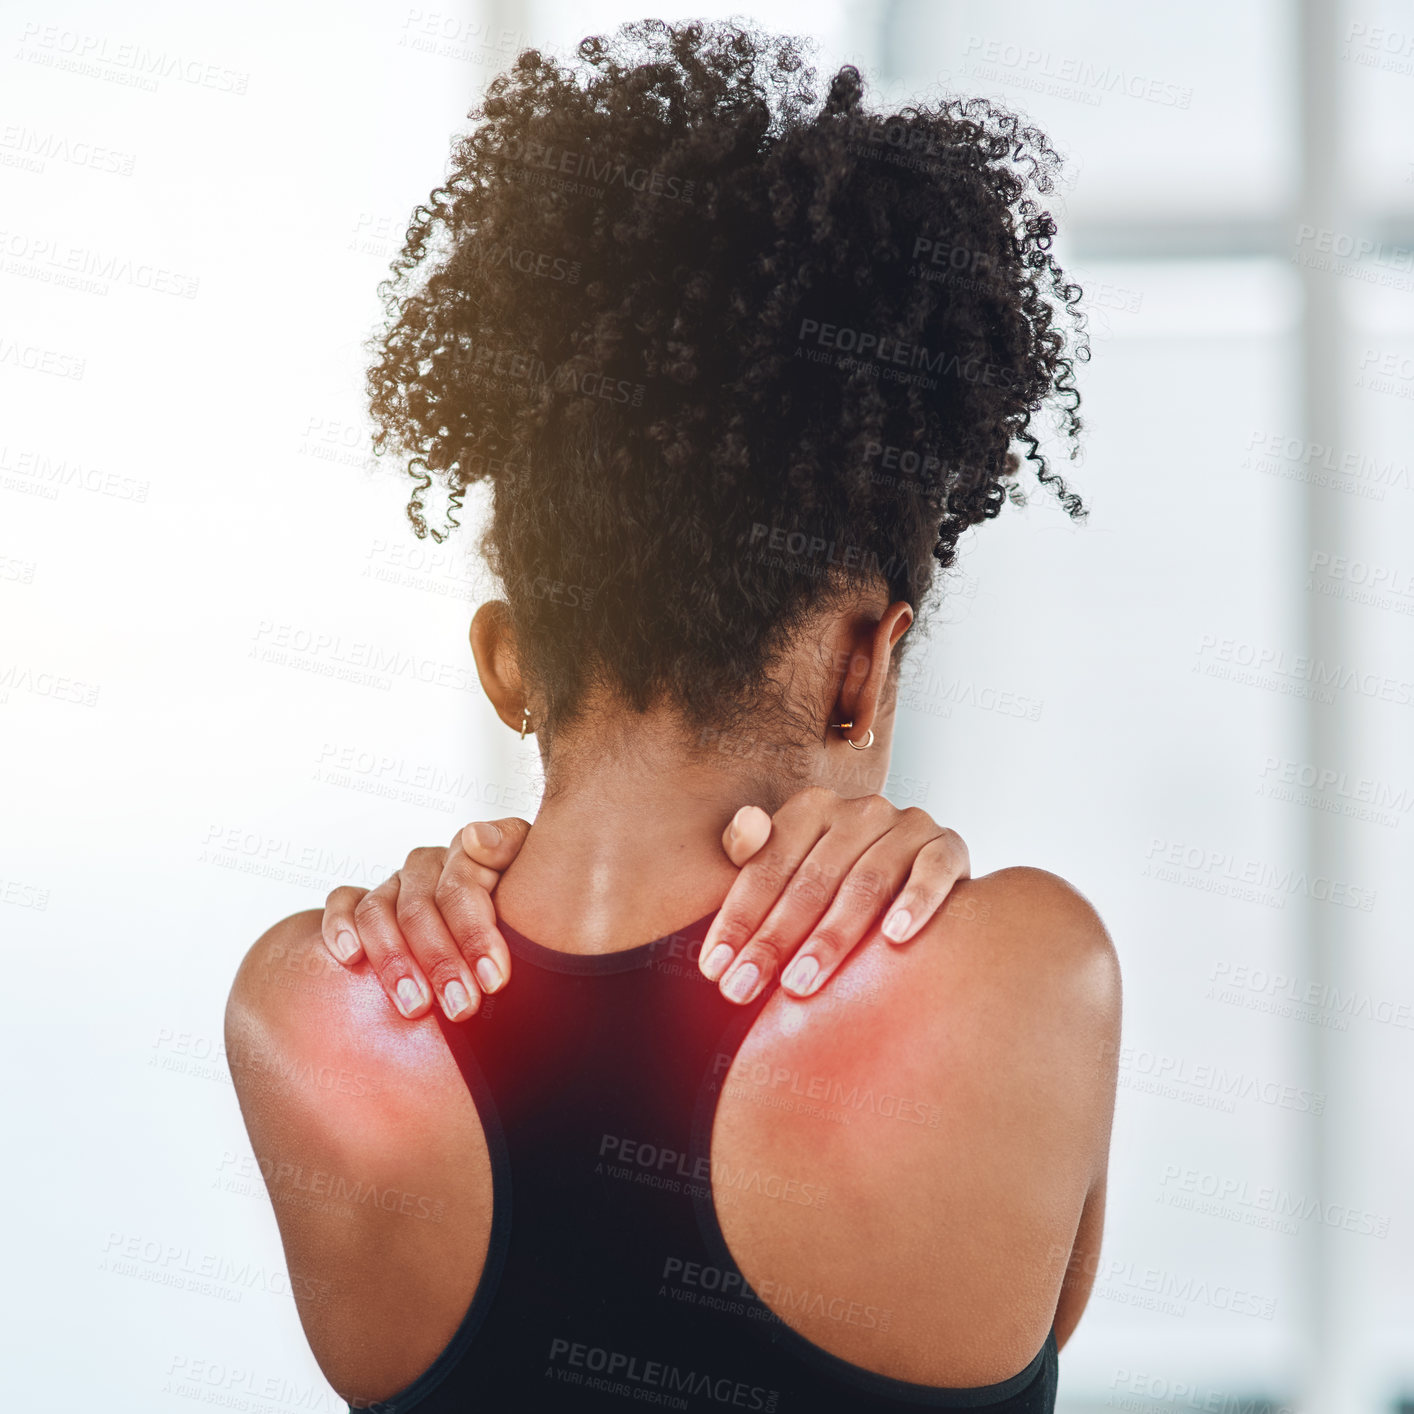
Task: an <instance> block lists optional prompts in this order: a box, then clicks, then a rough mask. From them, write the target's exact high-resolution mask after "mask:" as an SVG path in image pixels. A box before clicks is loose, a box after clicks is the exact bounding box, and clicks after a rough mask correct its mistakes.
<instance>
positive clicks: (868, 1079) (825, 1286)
mask: <svg viewBox="0 0 1414 1414" xmlns="http://www.w3.org/2000/svg"><path fill="white" fill-rule="evenodd" d="M317 919H318V915H315V914H310V915H300V916H298V917H297V918H296V919H292V920H287V922H286V923H285V924H282V925H279V927H278V928H277V929H275V930H272V933H271V934H267V935H266V938H264V939H262V940H261V943H260V944H258V945H257V947H256V949H253V950H252V954H251V957H250V958H249V959H248V960H247V963H246V965H245V967H244V968H243V972H242V981H241V982H238V985H237V989H236V992H235V993H233V1000H232V1008H231V1017H232V1020H231V1045H232V1051H233V1057H234V1055H235V1053H236V1052H237V1051H238V1050H239V1049H240V1048H241V1047H242V1046H244V1047H245V1048H246V1049H247V1050H250V1049H251V1048H252V1047H254V1048H256V1049H262V1050H264V1051H265V1052H266V1053H268V1054H269V1055H271V1056H275V1057H278V1058H279V1059H278V1060H277V1062H276V1064H275V1065H274V1066H267V1067H264V1068H252V1067H250V1066H246V1067H245V1068H244V1070H243V1069H242V1068H241V1067H240V1066H238V1065H233V1072H234V1074H235V1076H236V1081H237V1087H238V1091H239V1094H240V1098H241V1104H242V1109H243V1111H244V1113H245V1114H246V1118H247V1123H248V1126H249V1127H250V1130H251V1134H252V1141H253V1143H255V1145H256V1147H257V1156H258V1157H260V1158H261V1159H262V1168H263V1169H266V1170H267V1181H268V1180H269V1178H270V1173H271V1171H273V1169H274V1168H275V1167H276V1166H277V1165H278V1164H280V1163H284V1164H285V1165H287V1166H288V1165H290V1164H294V1165H297V1166H301V1167H303V1168H305V1169H307V1170H311V1171H313V1170H317V1169H319V1168H321V1167H322V1168H324V1169H327V1170H339V1171H341V1172H346V1173H347V1174H349V1175H361V1176H363V1178H364V1179H365V1180H366V1181H367V1182H368V1183H370V1184H373V1185H376V1186H377V1187H378V1188H379V1189H381V1190H382V1192H383V1193H384V1194H387V1193H389V1192H391V1193H393V1194H395V1195H397V1196H396V1199H395V1200H394V1201H392V1202H389V1201H385V1200H384V1199H379V1200H378V1201H376V1202H372V1203H363V1204H361V1205H354V1206H353V1207H352V1208H351V1209H349V1208H348V1207H347V1205H345V1210H336V1208H335V1207H333V1206H326V1207H324V1208H320V1207H318V1206H316V1207H314V1208H313V1209H311V1208H310V1207H309V1206H308V1205H303V1206H299V1207H295V1206H289V1205H287V1206H286V1207H285V1208H284V1210H283V1211H282V1207H281V1204H280V1201H279V1198H280V1194H279V1192H278V1191H277V1188H276V1187H274V1186H272V1197H274V1198H275V1199H276V1212H277V1217H278V1218H279V1221H280V1227H281V1234H282V1237H283V1239H284V1241H285V1245H286V1252H287V1256H288V1258H289V1263H290V1269H291V1277H292V1285H293V1286H294V1287H295V1289H296V1291H297V1293H300V1292H302V1293H303V1296H302V1298H301V1299H300V1313H301V1318H302V1320H303V1321H304V1323H305V1328H306V1333H307V1334H308V1335H309V1338H310V1342H311V1346H312V1347H313V1348H314V1351H315V1354H316V1357H317V1358H318V1359H319V1360H320V1363H321V1365H322V1366H323V1368H324V1369H325V1372H326V1374H327V1375H328V1376H329V1378H330V1379H331V1382H333V1383H334V1384H335V1386H336V1388H338V1389H339V1390H340V1391H341V1393H344V1394H346V1395H349V1396H351V1397H364V1398H374V1399H377V1398H385V1397H387V1396H388V1395H389V1394H391V1393H392V1392H394V1391H396V1390H400V1389H402V1388H403V1386H404V1385H406V1384H407V1383H408V1382H409V1381H410V1380H411V1379H412V1378H413V1377H414V1376H415V1375H417V1374H418V1372H420V1371H421V1370H423V1369H424V1368H425V1367H426V1366H427V1365H428V1364H430V1363H431V1362H432V1361H433V1359H434V1358H435V1357H436V1356H437V1355H438V1353H439V1352H440V1351H442V1349H443V1347H444V1346H445V1345H446V1344H447V1342H448V1341H449V1340H451V1338H452V1336H453V1334H454V1333H455V1332H456V1331H457V1329H458V1326H459V1324H460V1323H461V1320H462V1317H463V1316H464V1315H465V1314H466V1312H467V1309H468V1305H469V1303H470V1302H471V1300H472V1296H473V1293H475V1292H476V1291H477V1287H478V1283H479V1282H480V1280H481V1277H482V1270H483V1266H484V1265H485V1264H486V1262H487V1259H488V1253H489V1252H490V1250H491V1242H492V1223H493V1203H492V1197H493V1177H492V1157H491V1152H490V1148H489V1146H488V1136H487V1132H486V1128H485V1125H484V1123H483V1118H482V1116H481V1115H480V1114H479V1113H478V1109H477V1106H476V1105H475V1104H474V1103H472V1101H471V1098H470V1096H469V1093H468V1091H467V1087H466V1085H465V1084H464V1083H463V1081H462V1075H461V1074H460V1073H459V1069H458V1062H457V1060H456V1059H455V1058H454V1057H453V1055H452V1052H451V1050H450V1049H449V1045H448V1041H449V1039H450V1038H451V1033H450V1031H449V1029H448V1027H447V1026H445V1025H443V1024H441V1023H438V1022H436V1021H435V1020H433V1019H432V1018H427V1019H425V1020H423V1021H421V1022H416V1023H409V1022H406V1021H404V1020H403V1019H402V1018H400V1017H398V1016H397V1015H396V1013H394V1012H393V1010H392V1008H391V1007H389V1006H388V1005H387V1004H386V1002H385V1001H384V999H383V997H382V993H381V991H380V990H379V988H378V987H377V984H376V982H375V981H374V979H373V978H372V977H371V976H369V975H367V973H366V972H355V973H353V974H349V973H346V972H344V971H343V969H340V968H338V967H337V966H336V965H335V964H333V963H332V962H331V961H329V960H328V959H327V958H326V957H325V955H324V954H323V949H322V947H321V945H320V944H319V942H318V927H317ZM694 971H695V969H694ZM282 973H290V974H293V975H295V976H298V977H301V978H303V979H304V981H303V984H302V985H300V986H296V987H291V986H288V985H284V986H282V985H279V983H280V980H281V974H282ZM272 979H274V980H273V981H272ZM695 981H696V982H697V983H699V984H700V986H701V988H703V989H705V991H706V992H707V993H711V995H712V996H713V997H715V996H716V994H715V992H714V991H713V989H711V988H710V987H709V986H708V984H707V983H706V982H705V980H703V979H701V978H700V977H698V978H696V979H695ZM517 982H521V985H522V987H523V988H524V989H526V990H527V991H528V989H529V983H528V982H524V981H522V979H521V978H520V977H516V978H513V980H512V984H511V986H510V987H509V988H508V989H507V992H506V993H505V1001H506V1003H507V1005H510V1004H511V1003H513V1001H514V997H515V991H514V989H515V986H516V983H517ZM1117 1001H1118V991H1117V976H1116V972H1115V968H1114V960H1113V952H1112V950H1111V948H1110V946H1109V942H1108V939H1107V938H1106V936H1105V934H1104V930H1103V928H1102V927H1100V925H1099V923H1098V920H1097V919H1096V918H1095V916H1094V913H1093V911H1092V910H1090V908H1089V906H1088V905H1087V904H1085V903H1084V901H1083V900H1082V899H1080V897H1079V896H1078V895H1077V894H1075V893H1074V892H1073V891H1072V890H1070V889H1069V888H1068V886H1066V885H1065V884H1063V883H1062V881H1060V880H1058V879H1055V878H1054V876H1051V875H1047V874H1043V873H1041V872H1040V871H1035V870H1008V871H1003V872H1002V873H1000V874H996V875H992V876H990V877H989V878H987V879H982V880H977V881H970V882H965V883H962V884H959V885H958V886H957V888H956V889H955V890H954V894H953V897H952V899H951V901H950V903H949V905H948V908H947V909H946V911H945V912H944V913H943V914H941V915H939V917H938V918H937V919H935V920H934V922H933V923H932V924H930V925H929V926H928V928H927V929H925V930H924V932H923V933H922V934H920V936H919V937H918V938H917V939H915V940H914V942H913V943H911V944H910V945H909V946H908V947H906V948H902V949H900V948H895V947H893V946H892V945H890V944H888V943H887V942H886V941H884V940H883V939H882V938H881V937H879V936H878V935H877V933H875V934H874V935H873V936H871V937H870V938H869V939H868V940H867V941H866V942H865V944H864V945H863V946H862V947H861V948H860V949H859V950H858V951H857V952H856V953H855V955H854V956H853V957H852V958H851V959H850V960H849V961H848V962H847V963H846V964H845V965H844V968H843V969H842V971H841V974H840V975H839V976H838V977H836V978H835V979H834V980H833V981H832V983H831V985H830V986H829V987H828V988H826V989H825V990H824V991H823V992H822V993H820V994H818V995H817V996H815V997H813V998H811V999H809V1000H808V1001H805V1002H801V1001H797V1000H795V999H793V998H791V997H789V996H788V995H786V994H785V993H783V992H780V991H779V990H777V991H775V992H773V993H770V994H768V996H767V997H766V998H763V999H762V1000H761V1003H759V1004H757V1005H755V1006H754V1007H753V1008H749V1009H748V1010H750V1011H753V1012H754V1018H749V1020H750V1029H749V1031H748V1032H747V1034H746V1036H745V1039H744V1040H742V1041H741V1042H740V1044H739V1046H737V1047H736V1049H735V1053H734V1055H724V1056H723V1057H722V1060H721V1068H722V1070H723V1071H724V1074H723V1075H721V1076H720V1077H719V1078H720V1079H721V1080H722V1083H721V1085H720V1090H719V1092H718V1093H717V1094H716V1096H715V1098H714V1100H713V1105H712V1108H714V1110H715V1122H714V1123H713V1124H712V1125H711V1126H710V1150H711V1164H710V1172H711V1210H712V1214H713V1216H714V1219H715V1225H716V1227H717V1234H718V1236H719V1237H720V1239H721V1240H722V1241H723V1242H724V1243H725V1247H726V1253H725V1256H724V1258H723V1261H724V1262H725V1263H728V1264H731V1265H734V1266H735V1267H736V1268H738V1269H739V1271H740V1273H741V1274H742V1276H744V1277H745V1279H746V1281H747V1283H749V1285H750V1287H751V1288H752V1289H753V1290H754V1291H755V1293H756V1294H757V1296H758V1297H759V1298H760V1300H761V1301H762V1302H763V1303H764V1305H765V1306H766V1307H768V1308H770V1310H772V1311H774V1312H775V1313H776V1314H777V1315H778V1316H779V1317H780V1318H781V1319H782V1320H784V1321H785V1322H786V1324H787V1325H788V1326H790V1327H792V1328H793V1329H794V1330H795V1331H796V1332H798V1333H799V1334H800V1335H801V1336H803V1337H805V1338H806V1340H808V1341H809V1342H811V1343H812V1344H813V1345H814V1346H816V1347H819V1348H820V1349H821V1350H824V1351H826V1352H828V1353H830V1354H832V1355H835V1356H837V1357H839V1358H840V1359H843V1360H847V1361H849V1362H851V1363H852V1364H855V1365H859V1366H861V1367H863V1368H865V1369H868V1370H873V1371H876V1372H880V1373H882V1374H885V1375H889V1376H892V1377H893V1378H895V1379H901V1380H906V1381H910V1382H914V1383H920V1384H929V1385H946V1386H969V1385H980V1384H988V1383H991V1382H994V1381H999V1380H1002V1379H1005V1378H1006V1377H1008V1376H1010V1375H1012V1374H1014V1373H1015V1372H1016V1371H1017V1370H1019V1369H1020V1368H1021V1367H1022V1366H1024V1365H1025V1364H1026V1363H1027V1361H1028V1359H1030V1358H1031V1357H1032V1356H1033V1355H1035V1353H1036V1351H1037V1349H1038V1347H1039V1346H1040V1345H1041V1343H1042V1341H1043V1340H1044V1339H1045V1337H1046V1334H1047V1331H1048V1330H1049V1329H1050V1327H1051V1323H1052V1320H1053V1318H1054V1317H1055V1313H1056V1303H1057V1297H1058V1295H1059V1293H1060V1291H1061V1286H1062V1281H1063V1279H1064V1278H1065V1275H1066V1261H1067V1258H1068V1257H1069V1256H1070V1253H1071V1247H1072V1243H1073V1241H1074V1239H1075V1236H1076V1232H1077V1229H1078V1227H1079V1226H1080V1224H1081V1218H1082V1213H1083V1212H1084V1211H1085V1208H1086V1203H1087V1199H1092V1198H1093V1196H1094V1194H1095V1193H1096V1191H1097V1189H1099V1188H1100V1185H1101V1184H1102V1180H1103V1171H1104V1158H1105V1151H1106V1148H1107V1144H1108V1131H1109V1119H1110V1111H1111V1106H1112V1099H1113V1075H1112V1067H1111V1066H1109V1064H1108V1060H1109V1058H1110V1057H1112V1055H1113V1050H1114V1047H1113V1039H1114V1031H1115V1027H1116V1026H1117ZM498 1004H499V1001H498ZM721 1005H722V1006H724V1007H726V1006H728V1004H725V1003H722V1004H721ZM486 1024H487V1022H486V1019H485V1018H484V1017H482V1018H477V1019H474V1020H472V1021H471V1022H470V1023H469V1024H467V1025H465V1026H463V1027H461V1028H458V1029H457V1030H456V1038H455V1044H456V1045H457V1046H459V1047H460V1046H464V1047H465V1049H466V1051H467V1052H468V1053H472V1054H474V1053H475V1051H476V1049H477V1044H478V1042H477V1027H478V1026H485V1025H486ZM444 1032H445V1033H447V1034H446V1035H444ZM490 1034H491V1033H490V1031H489V1030H487V1031H486V1032H485V1033H483V1036H484V1037H487V1036H489V1035H490ZM670 1036H671V1026H669V1027H668V1028H667V1029H666V1030H665V1031H664V1032H663V1037H664V1039H663V1041H662V1044H664V1045H668V1044H671V1041H670V1039H669V1038H670ZM587 1061H588V1058H586V1063H587ZM319 1073H322V1074H323V1076H324V1079H323V1080H318V1079H315V1080H308V1079H306V1080H301V1078H300V1077H301V1076H302V1075H303V1076H309V1075H316V1074H319ZM275 1075H280V1076H282V1077H283V1078H282V1079H280V1080H279V1081H278V1083H277V1082H276V1081H274V1080H272V1076H275ZM331 1077H332V1078H331ZM341 1077H342V1079H341ZM708 1117H709V1119H710V1118H712V1116H711V1114H710V1113H709V1116H708ZM262 1146H263V1147H264V1149H265V1150H266V1153H265V1154H262V1153H261V1149H262ZM267 1161H268V1163H269V1167H267ZM746 1173H751V1174H754V1175H758V1176H759V1175H776V1176H783V1180H784V1182H786V1183H793V1184H794V1185H795V1191H796V1193H797V1194H798V1193H800V1192H801V1191H802V1185H804V1186H805V1188H806V1189H807V1190H808V1191H809V1192H810V1193H811V1194H812V1195H813V1197H812V1200H811V1201H810V1202H808V1203H801V1202H791V1201H781V1193H782V1192H783V1191H784V1190H783V1188H782V1186H781V1184H780V1183H776V1184H774V1185H773V1183H772V1182H769V1181H768V1182H761V1181H759V1180H758V1181H756V1182H751V1183H744V1182H743V1183H738V1182H736V1181H735V1180H734V1179H733V1177H732V1175H736V1174H746ZM409 1195H410V1196H409ZM410 1202H411V1210H409V1203H410ZM419 1204H420V1205H421V1208H422V1210H423V1211H424V1212H430V1213H435V1214H436V1220H435V1221H433V1220H432V1219H431V1218H430V1217H428V1218H427V1219H425V1220H421V1221H419V1220H417V1219H416V1218H413V1217H410V1216H409V1211H412V1212H416V1211H417V1210H418V1206H419ZM400 1208H401V1209H402V1211H398V1209H400ZM297 1269H298V1270H297ZM301 1277H303V1278H305V1279H304V1280H301V1279H299V1278H301ZM880 1313H885V1314H884V1315H883V1318H882V1319H881V1315H880Z"/></svg>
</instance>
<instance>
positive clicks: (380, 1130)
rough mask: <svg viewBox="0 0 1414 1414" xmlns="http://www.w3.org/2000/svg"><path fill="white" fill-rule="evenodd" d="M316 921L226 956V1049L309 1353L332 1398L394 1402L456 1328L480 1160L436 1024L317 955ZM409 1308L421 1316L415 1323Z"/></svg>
mask: <svg viewBox="0 0 1414 1414" xmlns="http://www.w3.org/2000/svg"><path fill="white" fill-rule="evenodd" d="M319 918H320V915H319V914H318V913H317V912H308V913H302V914H296V915H295V916H294V917H292V918H287V919H285V920H284V921H283V922H281V923H278V924H276V925H275V927H273V928H271V929H270V930H269V931H268V932H267V933H266V934H265V935H264V936H263V937H261V938H260V939H259V941H257V942H256V944H255V945H254V946H253V947H252V948H251V950H250V951H249V953H247V955H246V957H245V959H244V961H243V962H242V964H241V967H240V971H239V972H238V974H237V976H236V980H235V984H234V986H233V987H232V989H231V994H230V998H229V1000H228V1002H227V1007H226V1054H227V1060H228V1063H229V1065H230V1069H231V1079H232V1082H233V1084H234V1086H235V1090H236V1096H237V1099H238V1100H239V1102H240V1108H241V1116H242V1118H243V1119H244V1121H245V1125H246V1130H247V1132H248V1134H249V1136H250V1143H251V1148H252V1151H253V1153H254V1155H255V1159H256V1162H257V1164H258V1165H259V1167H260V1171H261V1174H262V1176H263V1178H264V1180H265V1186H266V1189H267V1190H268V1192H269V1195H270V1201H271V1204H272V1205H273V1207H274V1211H275V1218H276V1222H277V1223H278V1225H279V1230H280V1240H281V1243H282V1245H283V1247H284V1252H285V1262H286V1266H287V1269H288V1271H289V1277H290V1288H291V1291H292V1293H293V1295H294V1298H295V1305H296V1307H297V1309H298V1311H299V1317H300V1323H301V1324H302V1325H303V1327H304V1332H305V1335H306V1337H307V1338H308V1340H309V1345H310V1349H311V1350H312V1351H313V1353H314V1356H315V1359H316V1360H317V1361H318V1363H319V1366H320V1368H321V1369H322V1370H323V1372H324V1374H325V1376H326V1378H327V1379H328V1380H329V1382H330V1383H331V1384H332V1385H333V1386H334V1388H335V1389H337V1390H338V1391H339V1393H340V1394H341V1395H343V1396H344V1397H345V1398H346V1399H351V1400H360V1401H367V1400H374V1399H381V1398H386V1397H387V1396H388V1395H390V1394H393V1393H396V1392H397V1391H398V1390H399V1389H401V1388H402V1387H403V1386H404V1385H405V1384H406V1383H407V1382H408V1381H409V1380H410V1379H411V1378H412V1377H413V1376H414V1375H416V1374H417V1373H418V1372H419V1371H420V1370H422V1369H423V1368H425V1367H426V1366H427V1365H428V1364H429V1363H430V1362H431V1361H432V1359H433V1358H434V1357H435V1356H436V1355H437V1353H438V1352H439V1351H440V1350H441V1349H442V1347H443V1346H444V1345H445V1344H446V1342H447V1341H448V1340H449V1339H450V1337H451V1335H452V1333H453V1329H454V1326H455V1320H454V1319H453V1320H452V1322H451V1324H450V1325H448V1324H447V1323H446V1321H445V1320H444V1321H443V1323H442V1324H441V1325H439V1324H438V1323H437V1321H436V1320H435V1319H434V1320H430V1321H429V1320H427V1319H425V1314H426V1313H428V1312H432V1313H434V1315H435V1313H438V1312H442V1313H449V1312H457V1313H459V1312H461V1311H463V1310H464V1309H465V1307H466V1304H467V1302H468V1301H469V1300H470V1297H471V1292H472V1289H473V1288H474V1285H475V1282H476V1280H477V1279H478V1278H479V1272H480V1263H479V1262H473V1261H471V1260H469V1259H470V1258H471V1257H472V1256H473V1255H474V1254H476V1253H482V1254H484V1252H485V1250H486V1246H487V1242H488V1240H489V1233H490V1207H489V1201H488V1200H489V1195H490V1183H489V1177H488V1176H489V1167H490V1165H489V1158H488V1156H487V1152H486V1145H485V1140H484V1137H483V1135H482V1130H481V1127H480V1124H479V1123H478V1121H477V1119H476V1115H475V1109H474V1105H473V1103H472V1101H471V1098H470V1095H469V1094H468V1092H467V1090H466V1086H465V1084H464V1083H463V1082H462V1079H461V1076H460V1074H459V1072H458V1070H457V1068H456V1063H455V1061H454V1060H453V1058H452V1056H451V1054H450V1052H449V1051H448V1049H447V1046H446V1042H445V1040H444V1039H443V1037H442V1036H441V1034H440V1032H439V1030H438V1027H437V1024H436V1021H435V1019H434V1018H433V1017H432V1016H430V1015H429V1016H427V1017H426V1018H425V1019H424V1020H422V1021H420V1022H411V1023H409V1022H406V1021H403V1020H401V1019H400V1018H399V1017H397V1016H396V1015H395V1014H394V1013H393V1012H391V1011H390V1010H389V1009H388V1006H387V1004H386V1001H385V1000H384V997H383V994H382V991H381V989H380V988H379V985H378V983H377V980H376V979H375V978H374V977H373V976H372V974H371V973H370V972H369V971H368V969H367V968H358V969H355V970H353V971H345V970H344V969H342V968H340V967H339V966H337V965H336V964H335V963H333V962H332V961H331V960H330V959H329V957H328V954H327V953H326V952H325V951H324V948H323V946H322V944H321V941H320V934H319ZM412 1313H422V1315H423V1317H424V1319H421V1320H419V1321H415V1320H413V1319H412Z"/></svg>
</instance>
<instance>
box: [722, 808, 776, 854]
mask: <svg viewBox="0 0 1414 1414" xmlns="http://www.w3.org/2000/svg"><path fill="white" fill-rule="evenodd" d="M770 837H771V817H770V816H769V815H768V814H767V813H766V812H765V811H764V810H762V808H761V807H760V806H759V805H743V806H742V807H741V809H740V810H738V811H737V812H736V814H735V815H733V816H732V818H731V823H730V824H728V826H727V828H726V829H725V830H724V831H723V833H722V848H723V849H724V850H726V852H727V858H728V859H730V860H731V862H732V863H733V864H735V865H736V867H737V868H738V869H740V868H741V866H742V865H743V864H745V863H746V861H747V860H748V859H750V858H751V856H752V855H753V854H755V853H756V852H757V851H758V850H759V849H760V848H761V846H762V845H763V844H765V843H766V841H767V840H768V839H770Z"/></svg>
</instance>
